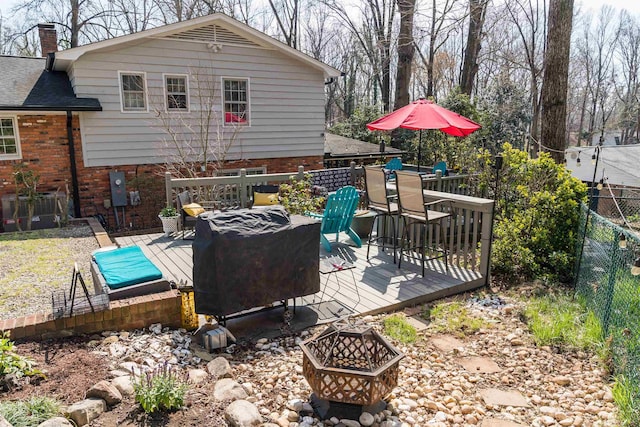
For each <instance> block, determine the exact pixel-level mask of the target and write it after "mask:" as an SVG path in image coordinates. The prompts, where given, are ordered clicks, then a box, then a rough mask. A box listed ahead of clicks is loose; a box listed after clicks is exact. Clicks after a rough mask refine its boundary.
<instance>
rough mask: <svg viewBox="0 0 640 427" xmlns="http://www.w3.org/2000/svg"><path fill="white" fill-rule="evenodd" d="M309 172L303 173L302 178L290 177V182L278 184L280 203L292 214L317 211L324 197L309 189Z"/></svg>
mask: <svg viewBox="0 0 640 427" xmlns="http://www.w3.org/2000/svg"><path fill="white" fill-rule="evenodd" d="M311 186H312V185H311V174H309V173H306V174H304V178H303V179H297V178H295V177H291V184H288V183H285V184H280V203H282V206H284V208H285V209H286V210H287V212H289V213H290V214H292V215H296V214H297V215H304V214H305V213H308V212H318V211H320V209H321V208H322V206H323V204H324V202H325V198H324V197H321V196H315V195H313V194H312V191H311Z"/></svg>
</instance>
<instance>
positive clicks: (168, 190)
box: [164, 172, 173, 207]
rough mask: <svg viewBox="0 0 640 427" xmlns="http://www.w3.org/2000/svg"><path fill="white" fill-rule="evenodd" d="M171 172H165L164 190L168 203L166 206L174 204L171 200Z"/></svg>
mask: <svg viewBox="0 0 640 427" xmlns="http://www.w3.org/2000/svg"><path fill="white" fill-rule="evenodd" d="M171 190H172V188H171V172H165V173H164V191H165V197H166V201H167V202H166V205H165V206H167V207H168V206H173V201H172V200H171Z"/></svg>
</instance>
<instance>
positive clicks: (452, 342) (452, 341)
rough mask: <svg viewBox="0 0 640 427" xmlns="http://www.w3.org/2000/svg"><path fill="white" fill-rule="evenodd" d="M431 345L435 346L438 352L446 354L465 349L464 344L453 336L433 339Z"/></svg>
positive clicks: (441, 336)
mask: <svg viewBox="0 0 640 427" xmlns="http://www.w3.org/2000/svg"><path fill="white" fill-rule="evenodd" d="M429 341H430V342H431V344H433V345H434V346H435V347H436V348H437V349H438V350H440V351H444V352H450V351H453V350H458V349H460V348H462V347H464V342H462V341H460V340H459V339H457V338H454V337H452V336H451V335H439V336H434V337H431V338H430V340H429Z"/></svg>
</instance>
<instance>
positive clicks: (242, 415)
mask: <svg viewBox="0 0 640 427" xmlns="http://www.w3.org/2000/svg"><path fill="white" fill-rule="evenodd" d="M224 416H225V419H226V420H227V422H228V423H229V426H230V427H253V426H259V425H260V424H262V416H261V415H260V412H259V411H258V408H256V406H255V405H254V404H253V403H250V402H247V401H246V400H236V401H234V402H232V403H231V404H230V405H229V406H227V408H226V409H225V411H224Z"/></svg>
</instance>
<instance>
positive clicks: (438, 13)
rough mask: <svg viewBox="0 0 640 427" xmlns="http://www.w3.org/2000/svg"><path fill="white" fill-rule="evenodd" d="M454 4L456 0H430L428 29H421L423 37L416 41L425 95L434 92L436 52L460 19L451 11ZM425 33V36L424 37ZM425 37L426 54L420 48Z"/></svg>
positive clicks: (430, 95) (432, 94) (430, 94)
mask: <svg viewBox="0 0 640 427" xmlns="http://www.w3.org/2000/svg"><path fill="white" fill-rule="evenodd" d="M438 6H440V8H438ZM454 6H456V0H445V1H444V2H440V3H439V4H438V2H437V1H436V0H432V2H431V16H430V20H429V28H428V30H424V29H423V31H422V33H423V37H422V38H421V40H420V41H417V42H416V46H417V47H418V50H417V51H418V55H419V56H420V60H421V62H422V66H423V67H424V68H425V69H426V76H427V83H426V93H425V95H426V96H427V97H433V96H434V94H435V88H434V67H435V59H436V54H437V52H438V51H439V50H440V48H441V47H442V46H443V45H444V44H445V43H446V42H447V40H448V39H449V37H450V36H451V35H452V34H453V33H454V32H455V31H456V30H457V28H456V24H457V23H458V22H459V21H460V20H461V19H462V18H461V17H460V16H458V15H456V14H453V13H452V12H453V11H454V10H455V9H454ZM425 33H426V37H424V35H425ZM425 38H426V39H427V40H428V48H427V54H426V56H425V54H424V53H423V52H422V49H421V48H420V46H421V45H422V44H423V43H422V42H423V40H424V39H425Z"/></svg>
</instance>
